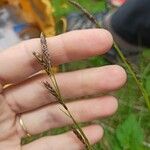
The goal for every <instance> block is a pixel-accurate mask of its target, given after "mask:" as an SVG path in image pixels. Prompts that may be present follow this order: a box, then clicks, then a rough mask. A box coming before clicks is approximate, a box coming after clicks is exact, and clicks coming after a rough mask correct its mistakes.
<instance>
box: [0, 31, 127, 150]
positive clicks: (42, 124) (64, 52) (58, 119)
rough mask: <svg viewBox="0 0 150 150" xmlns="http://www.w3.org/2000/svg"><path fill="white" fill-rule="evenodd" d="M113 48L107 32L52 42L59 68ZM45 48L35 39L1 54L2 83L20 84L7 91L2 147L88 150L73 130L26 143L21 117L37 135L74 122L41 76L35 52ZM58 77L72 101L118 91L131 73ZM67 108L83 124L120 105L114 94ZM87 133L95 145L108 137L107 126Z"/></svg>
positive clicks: (99, 71) (0, 114) (0, 110)
mask: <svg viewBox="0 0 150 150" xmlns="http://www.w3.org/2000/svg"><path fill="white" fill-rule="evenodd" d="M81 41H82V43H81V44H79V43H80V42H81ZM111 44H112V38H111V36H110V34H109V33H108V32H106V31H105V30H84V31H76V32H70V33H67V34H64V35H61V36H57V37H53V38H50V39H48V45H49V49H51V50H52V51H50V55H51V56H52V61H53V62H54V64H57V65H58V64H61V63H66V62H69V61H70V60H77V59H83V58H87V57H90V56H94V55H99V54H102V53H104V52H106V51H107V50H108V49H109V48H110V47H111ZM39 47H40V45H39V40H38V39H34V40H30V41H26V42H24V43H22V44H20V45H18V46H15V47H12V48H11V49H9V50H7V51H4V52H2V53H0V82H1V85H6V84H9V83H15V84H13V85H12V86H8V87H7V88H4V89H3V90H1V96H0V149H1V150H20V149H22V150H48V149H54V150H60V149H62V148H63V149H64V150H70V149H72V150H80V149H83V147H84V145H83V144H82V143H81V142H80V141H79V140H78V139H77V137H76V136H75V135H74V134H73V133H72V132H67V133H64V134H61V135H56V136H49V137H43V138H41V139H39V140H37V141H34V142H32V143H30V144H27V145H24V146H21V145H20V143H21V138H22V137H24V136H25V135H26V133H25V131H24V130H23V128H22V126H21V125H20V123H19V117H18V116H19V115H20V116H21V118H22V120H23V122H24V124H25V125H26V128H27V129H28V132H29V133H30V134H32V135H34V134H38V133H41V132H43V131H46V130H48V129H52V128H57V127H63V126H66V125H69V124H71V123H72V122H71V120H70V119H69V118H68V117H67V116H66V115H65V114H63V113H62V112H61V111H60V109H59V107H60V106H59V104H57V103H52V102H54V101H55V98H54V97H53V96H52V95H49V93H48V91H47V90H45V88H44V87H43V86H42V84H41V82H42V81H45V80H48V78H47V76H46V75H45V74H35V73H37V72H38V71H40V66H39V65H38V63H37V62H36V60H35V59H34V57H33V56H32V52H33V51H34V50H37V49H39ZM84 50H86V52H85V51H84ZM110 74H111V76H110ZM33 75H34V76H33ZM56 79H57V82H58V85H59V87H60V90H61V93H62V95H63V97H64V98H66V99H71V98H74V97H83V96H85V95H95V94H97V93H98V92H99V91H101V92H109V91H112V90H115V89H117V88H119V87H121V86H122V85H123V84H124V82H125V80H126V75H125V72H124V70H123V69H122V68H121V67H119V66H106V67H101V68H92V69H86V70H82V71H75V72H68V73H60V74H57V75H56ZM101 79H102V80H101ZM108 82H109V84H108ZM67 106H68V107H69V108H70V110H71V112H72V113H73V115H74V117H75V118H76V120H77V121H79V122H81V121H82V122H85V121H91V120H94V119H97V118H100V117H105V116H108V115H111V114H112V113H114V112H115V111H116V109H117V102H116V99H115V98H114V97H112V96H103V97H97V98H91V99H89V100H85V99H81V100H78V101H74V102H72V101H71V102H67ZM89 110H90V111H89ZM83 130H84V132H85V134H86V135H87V137H88V138H89V140H90V142H91V144H94V143H95V142H97V141H98V140H99V139H100V138H101V137H102V134H103V131H102V128H101V127H100V126H98V125H92V126H88V127H86V128H84V129H83Z"/></svg>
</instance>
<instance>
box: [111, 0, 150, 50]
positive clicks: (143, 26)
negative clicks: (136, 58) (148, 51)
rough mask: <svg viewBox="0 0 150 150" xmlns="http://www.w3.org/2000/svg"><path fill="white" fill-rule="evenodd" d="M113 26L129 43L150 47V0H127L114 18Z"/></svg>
mask: <svg viewBox="0 0 150 150" xmlns="http://www.w3.org/2000/svg"><path fill="white" fill-rule="evenodd" d="M111 26H112V28H113V30H114V31H115V32H116V33H117V34H118V35H119V36H120V37H122V38H123V39H124V40H126V41H127V42H129V43H132V44H134V45H138V46H145V47H150V0H127V2H126V3H125V4H124V5H123V6H121V7H120V8H119V9H118V10H117V11H116V12H115V14H114V15H113V16H112V20H111Z"/></svg>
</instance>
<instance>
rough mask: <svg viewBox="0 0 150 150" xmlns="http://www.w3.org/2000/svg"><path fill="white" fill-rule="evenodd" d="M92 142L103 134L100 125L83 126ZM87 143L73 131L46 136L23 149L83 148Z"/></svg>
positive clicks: (66, 149)
mask: <svg viewBox="0 0 150 150" xmlns="http://www.w3.org/2000/svg"><path fill="white" fill-rule="evenodd" d="M83 132H84V133H85V135H86V136H87V138H88V140H89V141H90V144H91V145H93V144H95V143H97V142H98V141H99V140H100V139H101V138H102V136H103V129H102V128H101V127H100V126H98V125H92V126H88V127H86V128H83ZM84 148H85V145H84V144H83V143H82V142H81V141H80V140H79V139H78V138H77V137H76V135H75V134H74V133H73V132H68V133H64V134H61V135H57V136H51V137H44V138H41V139H39V140H37V141H34V142H32V143H30V144H27V145H25V146H23V148H22V150H49V149H54V150H60V149H64V150H83V149H84Z"/></svg>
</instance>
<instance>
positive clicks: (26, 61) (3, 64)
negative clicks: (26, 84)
mask: <svg viewBox="0 0 150 150" xmlns="http://www.w3.org/2000/svg"><path fill="white" fill-rule="evenodd" d="M112 41H113V40H112V36H111V34H110V33H109V32H108V31H106V30H104V29H90V30H82V31H72V32H68V33H65V34H62V35H58V36H55V37H50V38H47V43H48V49H49V53H50V57H51V59H52V62H53V64H54V65H59V64H62V63H67V62H70V61H73V60H79V59H84V58H88V57H91V56H95V55H100V54H104V53H105V52H107V51H108V50H109V49H110V47H111V46H112ZM40 47H41V46H40V40H39V39H32V40H28V41H24V42H22V43H20V44H18V45H16V46H14V47H11V48H9V49H7V50H6V51H3V52H1V53H0V82H1V84H3V85H4V84H8V83H16V82H20V81H22V80H24V79H26V78H28V77H29V76H31V75H33V74H34V73H36V72H38V71H40V69H41V68H40V65H39V64H38V62H37V60H36V59H35V58H34V56H33V54H32V53H33V51H35V52H40Z"/></svg>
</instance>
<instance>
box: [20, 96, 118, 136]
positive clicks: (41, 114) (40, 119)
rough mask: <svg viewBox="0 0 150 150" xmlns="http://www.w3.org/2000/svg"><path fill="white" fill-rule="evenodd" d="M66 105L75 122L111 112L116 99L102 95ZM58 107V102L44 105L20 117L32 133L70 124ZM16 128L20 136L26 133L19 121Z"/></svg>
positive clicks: (115, 104)
mask: <svg viewBox="0 0 150 150" xmlns="http://www.w3.org/2000/svg"><path fill="white" fill-rule="evenodd" d="M67 106H68V108H69V109H70V111H71V112H72V114H73V116H74V117H75V118H76V120H77V122H86V121H91V120H94V119H97V118H100V117H105V116H109V115H111V114H113V113H114V112H115V111H116V109H117V101H116V99H115V98H114V97H112V96H104V97H100V98H94V99H90V100H81V101H77V102H70V103H68V104H67ZM59 108H60V105H59V104H54V105H48V106H44V107H42V108H40V109H38V110H34V111H32V112H28V113H24V114H22V116H21V118H22V120H23V122H24V124H25V126H26V128H27V130H28V132H29V133H30V134H32V135H34V134H38V133H41V132H43V131H46V130H48V129H52V128H57V127H63V126H66V125H69V124H72V121H71V119H70V118H69V117H68V116H66V114H64V113H63V112H62V111H61V110H60V109H59ZM17 129H18V133H19V135H20V136H21V137H22V136H25V134H26V133H25V132H24V130H23V129H22V127H21V126H20V124H19V122H17Z"/></svg>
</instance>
